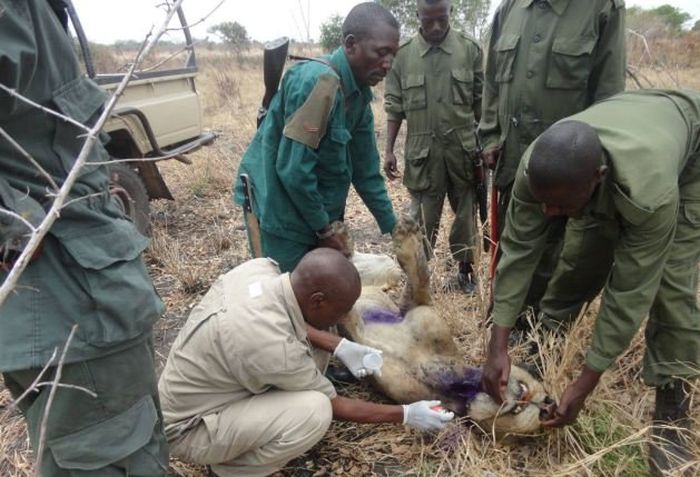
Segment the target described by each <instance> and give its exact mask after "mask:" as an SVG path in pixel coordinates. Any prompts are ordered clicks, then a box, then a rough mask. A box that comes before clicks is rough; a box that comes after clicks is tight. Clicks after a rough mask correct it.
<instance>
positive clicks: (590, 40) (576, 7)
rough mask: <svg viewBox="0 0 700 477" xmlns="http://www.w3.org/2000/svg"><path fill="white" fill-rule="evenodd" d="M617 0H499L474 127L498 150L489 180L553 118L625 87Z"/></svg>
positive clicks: (504, 173) (502, 173) (503, 178)
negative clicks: (478, 117) (479, 114)
mask: <svg viewBox="0 0 700 477" xmlns="http://www.w3.org/2000/svg"><path fill="white" fill-rule="evenodd" d="M624 11H625V9H624V0H585V1H582V0H504V1H503V2H502V3H501V5H500V6H499V7H498V9H497V10H496V13H495V15H494V18H493V23H492V26H491V35H490V38H489V43H488V50H487V54H486V68H485V78H484V79H485V83H484V103H483V113H482V117H481V123H480V124H479V130H480V133H481V135H482V142H483V145H484V148H486V149H489V148H493V147H497V146H502V147H503V152H502V156H501V159H500V161H499V164H498V167H497V169H496V184H497V185H498V186H499V187H501V188H503V187H507V186H508V185H509V184H511V183H512V182H513V178H514V173H515V170H516V169H517V167H518V163H519V161H520V157H521V156H522V153H523V152H524V151H525V148H527V146H529V145H530V143H531V142H532V141H533V140H534V139H535V138H536V137H537V136H539V135H540V134H541V133H542V132H544V130H545V129H547V128H548V127H549V126H551V125H552V124H553V123H554V122H556V121H558V120H560V119H562V118H565V117H567V116H570V115H572V114H575V113H577V112H579V111H583V110H584V109H586V108H587V107H588V106H590V105H591V104H593V103H594V102H596V101H599V100H601V99H603V98H607V97H609V96H612V95H613V94H617V93H619V92H621V91H623V90H624V88H625V21H624Z"/></svg>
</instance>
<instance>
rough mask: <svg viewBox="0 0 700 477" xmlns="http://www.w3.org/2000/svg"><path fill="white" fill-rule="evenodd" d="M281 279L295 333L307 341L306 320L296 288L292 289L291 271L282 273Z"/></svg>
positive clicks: (302, 340)
mask: <svg viewBox="0 0 700 477" xmlns="http://www.w3.org/2000/svg"><path fill="white" fill-rule="evenodd" d="M279 280H280V283H281V285H282V296H283V298H284V304H285V307H286V308H287V314H288V315H289V321H291V322H292V327H293V328H294V334H295V335H296V337H297V339H298V340H299V341H301V342H306V321H305V320H304V315H303V314H302V313H301V308H299V302H297V297H296V296H295V295H294V290H293V289H292V281H291V279H290V278H289V273H283V274H282V275H280V276H279Z"/></svg>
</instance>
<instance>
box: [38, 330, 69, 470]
mask: <svg viewBox="0 0 700 477" xmlns="http://www.w3.org/2000/svg"><path fill="white" fill-rule="evenodd" d="M77 329H78V325H73V328H71V330H70V334H69V335H68V339H67V340H66V344H65V346H63V352H62V353H61V359H59V360H58V366H56V371H55V373H54V378H53V381H52V383H51V391H49V397H48V398H47V400H46V406H45V407H44V410H43V414H42V415H41V425H40V426H39V443H38V444H37V448H36V470H37V473H38V474H39V475H41V461H42V457H43V455H44V447H46V429H47V427H48V424H49V413H50V412H51V405H52V404H53V400H54V398H55V397H56V391H57V390H58V387H59V386H58V384H59V382H60V381H61V374H62V373H63V365H64V364H65V362H66V355H67V354H68V348H69V347H70V342H71V341H73V335H75V330H77Z"/></svg>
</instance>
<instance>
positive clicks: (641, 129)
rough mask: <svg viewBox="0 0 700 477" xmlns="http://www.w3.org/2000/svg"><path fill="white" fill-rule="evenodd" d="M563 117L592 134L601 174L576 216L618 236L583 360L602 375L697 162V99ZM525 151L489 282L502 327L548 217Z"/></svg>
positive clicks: (637, 318) (655, 100)
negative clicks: (603, 168) (686, 175)
mask: <svg viewBox="0 0 700 477" xmlns="http://www.w3.org/2000/svg"><path fill="white" fill-rule="evenodd" d="M567 119H572V120H578V121H583V122H586V123H588V124H590V125H591V126H592V127H593V128H594V129H595V130H596V132H597V133H598V135H599V137H600V140H601V142H602V144H603V148H604V150H605V152H606V154H605V156H606V161H607V165H608V167H609V169H610V170H609V171H608V174H607V176H606V177H607V179H606V180H605V181H604V182H603V183H601V184H600V185H599V186H598V188H597V190H596V192H594V195H593V197H592V199H591V201H590V202H589V204H588V205H587V207H586V209H585V211H584V214H585V215H586V216H589V217H592V218H593V219H594V220H596V221H598V222H599V223H601V224H602V225H603V226H604V227H611V226H612V227H615V228H616V230H615V231H616V235H617V237H618V240H617V242H616V245H615V251H614V266H613V270H612V272H611V274H610V276H609V277H608V280H607V283H606V285H605V288H604V291H603V297H602V301H601V304H600V311H599V315H598V319H597V321H596V325H595V329H594V335H593V342H592V344H591V349H590V351H589V352H588V355H587V358H586V362H587V365H588V366H589V367H590V368H592V369H594V370H598V371H603V370H605V369H607V368H608V367H609V366H610V365H611V364H612V363H613V362H614V361H615V359H616V358H617V357H618V356H619V355H620V354H621V353H622V352H623V351H624V350H626V349H627V347H628V345H629V343H630V340H631V339H632V337H633V336H634V334H635V333H636V331H637V330H638V328H639V326H640V325H641V322H642V320H643V319H644V317H645V316H646V314H647V313H648V311H649V309H650V308H651V305H652V301H653V300H654V297H655V296H656V292H657V290H658V288H659V282H660V280H661V275H662V273H663V271H664V267H665V266H666V258H667V256H668V252H669V250H670V248H671V245H672V243H673V238H674V233H675V229H676V222H677V220H678V209H679V199H680V198H679V180H680V179H681V178H682V174H683V170H684V168H685V167H686V165H691V166H692V165H693V162H694V161H696V160H698V159H700V157H699V156H700V94H698V93H696V92H692V93H691V92H688V93H687V94H685V93H680V92H672V91H656V90H647V91H636V92H628V93H623V94H620V95H616V96H614V97H612V98H610V99H607V100H605V101H602V102H600V103H599V104H596V105H595V106H592V107H591V108H589V109H587V110H586V111H584V112H581V113H579V114H576V115H574V116H571V117H569V118H567ZM531 151H532V146H530V148H529V149H528V150H527V151H526V152H525V155H524V156H523V160H522V162H521V164H520V167H519V169H518V171H517V175H516V179H515V184H514V186H513V198H512V199H511V202H510V206H509V208H508V214H507V222H506V228H505V230H504V232H503V237H502V239H501V247H502V250H503V255H502V257H501V260H500V262H499V265H498V269H497V270H496V277H495V283H494V297H495V304H494V309H493V316H494V322H495V323H497V324H499V325H501V326H506V327H510V326H513V324H514V323H515V319H516V317H517V315H518V313H519V312H520V310H521V307H522V304H523V302H524V299H525V295H526V292H527V289H528V285H529V283H530V277H531V276H532V273H533V272H534V270H535V267H536V265H537V263H538V261H539V258H540V256H541V254H542V251H543V250H544V249H545V243H546V237H547V225H548V219H547V217H546V216H545V215H544V213H543V211H542V207H541V204H540V203H537V202H535V200H534V199H533V197H532V194H531V193H530V189H529V185H528V180H527V177H526V175H525V173H526V170H527V164H528V161H529V157H530V153H531ZM693 156H694V157H693ZM688 207H692V208H688V210H684V211H683V213H686V214H687V213H690V214H696V215H695V218H694V220H697V213H698V212H699V210H698V204H689V205H688Z"/></svg>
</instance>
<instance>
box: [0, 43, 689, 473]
mask: <svg viewBox="0 0 700 477" xmlns="http://www.w3.org/2000/svg"><path fill="white" fill-rule="evenodd" d="M258 55H259V54H258ZM200 62H201V66H202V74H201V77H200V80H199V84H198V87H199V90H200V91H201V93H202V103H203V107H204V114H203V117H204V120H205V123H206V126H207V127H208V128H211V129H213V130H216V131H217V132H219V133H220V137H219V139H218V140H217V141H216V143H215V144H214V145H213V146H211V147H209V148H206V149H205V150H202V151H199V152H197V153H195V154H194V155H193V159H194V164H193V165H191V166H187V165H183V164H181V163H178V162H176V161H170V162H168V163H161V164H162V165H161V166H160V167H161V171H162V172H163V175H164V177H165V181H166V183H167V184H168V185H169V186H170V188H171V190H172V192H173V195H174V197H175V200H174V201H171V202H167V201H158V202H155V203H152V214H151V218H152V222H153V242H152V244H151V247H150V248H149V250H148V252H147V254H146V260H147V263H148V266H149V269H150V271H151V273H152V277H153V280H154V282H155V285H156V288H157V289H158V291H159V293H160V294H161V296H162V298H163V300H164V301H165V303H166V306H167V308H166V312H165V314H164V316H163V317H162V319H161V320H160V321H159V322H158V323H157V325H156V329H155V338H156V345H157V356H158V363H159V371H160V369H162V366H163V364H164V362H165V359H166V358H167V354H168V350H169V347H170V344H171V343H172V341H173V340H174V338H175V336H176V335H177V332H178V330H179V329H180V327H181V326H182V324H183V323H184V321H185V320H186V318H187V315H188V313H189V311H190V310H191V309H192V307H193V306H194V305H195V304H196V303H197V302H198V300H199V299H200V298H201V297H202V296H203V294H204V293H205V292H206V291H207V289H208V287H209V286H210V284H211V283H212V282H213V280H214V279H215V278H216V277H217V276H218V275H220V274H222V273H224V272H226V271H228V270H230V269H231V268H232V267H235V266H236V265H237V264H239V263H241V262H242V261H244V260H246V259H247V258H248V257H249V255H248V251H247V248H246V238H245V231H244V225H243V221H242V214H241V211H240V210H239V209H238V208H237V207H234V205H233V203H232V200H231V194H230V190H231V183H232V181H233V177H234V174H235V171H236V169H237V166H238V163H239V161H240V158H241V155H242V154H243V152H244V150H245V147H246V146H247V144H248V142H249V141H250V138H251V137H252V136H253V133H254V129H255V112H256V109H257V106H258V101H259V98H260V97H261V95H262V80H261V78H262V74H261V71H260V67H259V65H260V64H261V62H260V61H259V56H255V55H250V56H239V57H235V56H222V55H218V56H217V55H211V56H208V55H200ZM650 75H651V74H650ZM688 77H689V78H692V80H691V81H692V82H693V83H694V82H695V81H696V78H697V75H696V74H695V73H693V74H692V75H689V76H688ZM688 86H695V87H698V86H700V85H698V84H697V83H695V84H689V85H688ZM375 94H376V96H377V98H378V99H376V100H375V102H374V104H373V106H374V109H375V111H376V129H377V137H378V143H379V145H380V150H383V128H384V114H383V112H382V111H381V99H380V98H381V96H382V89H381V86H380V87H379V88H377V89H376V91H375ZM398 152H399V153H400V152H401V144H400V145H399V151H398ZM397 155H398V154H397ZM388 188H389V192H390V195H391V199H392V201H393V203H394V206H395V208H396V209H397V210H402V209H403V208H405V206H406V204H407V200H408V199H407V194H406V192H405V190H404V189H403V187H402V186H401V184H400V183H398V182H397V183H391V184H388ZM346 218H347V222H348V223H349V225H350V227H351V229H352V231H353V235H354V238H355V243H356V249H357V250H359V251H363V252H368V251H371V252H383V253H386V252H389V251H390V249H389V239H388V237H382V236H380V234H379V231H378V229H377V226H376V224H375V223H374V222H373V219H372V218H371V216H370V215H369V213H368V212H367V210H366V208H365V207H364V206H363V205H362V204H361V201H360V200H359V198H358V197H357V196H356V195H355V194H354V193H353V194H352V195H351V199H350V201H349V203H348V209H347V214H346ZM450 221H451V214H450V212H449V211H448V210H446V211H445V214H444V220H443V224H444V225H448V224H449V223H450ZM436 250H437V252H436V258H435V260H434V261H433V271H432V277H433V284H434V290H435V294H436V295H437V300H436V306H437V309H438V311H439V313H440V315H441V316H442V317H443V318H444V319H445V320H447V322H448V323H449V325H450V327H451V328H452V330H453V332H454V337H455V340H456V342H457V344H458V346H459V348H460V350H461V351H462V352H463V354H464V355H465V357H466V358H467V360H469V361H470V362H471V363H474V365H478V364H480V363H481V362H482V357H483V352H484V344H485V343H486V339H487V333H488V331H487V329H486V328H485V326H484V308H485V307H484V302H485V300H486V296H487V293H486V284H487V277H486V274H487V271H486V270H487V259H486V256H485V255H482V256H481V257H482V259H481V261H480V263H481V267H480V270H479V275H480V290H479V294H478V295H477V296H476V297H475V298H473V299H467V298H466V297H465V296H463V295H460V294H458V293H454V292H449V291H445V285H446V284H447V283H448V282H449V280H450V279H451V278H452V276H453V275H454V273H455V269H454V264H452V263H451V259H450V258H449V257H448V253H447V244H446V227H445V226H443V227H442V230H441V233H440V236H439V238H438V244H437V249H436ZM596 308H597V306H596V304H595V303H594V304H593V306H592V307H591V309H590V311H589V312H588V313H586V314H585V315H584V316H583V317H582V318H581V319H580V320H579V321H578V322H577V325H576V326H575V327H574V329H573V330H572V331H571V332H570V333H569V335H568V336H567V338H566V339H564V340H560V341H553V340H552V341H548V342H545V343H542V349H543V356H542V361H543V364H544V367H545V369H544V376H543V379H544V382H545V385H546V387H547V389H548V390H549V391H550V393H551V394H552V395H554V396H561V393H562V391H563V390H564V388H565V387H566V385H567V384H568V383H570V382H571V380H572V379H574V378H575V377H576V376H577V373H578V370H579V369H580V366H581V364H582V362H583V356H584V353H585V350H586V346H587V343H588V342H589V339H590V332H591V327H592V322H593V318H594V312H595V310H596ZM525 348H526V345H523V346H520V347H518V348H516V349H514V350H513V357H514V360H516V361H517V360H518V359H520V358H522V356H523V355H524V351H525ZM643 349H644V345H643V339H642V337H641V335H638V336H637V337H636V338H635V340H634V341H633V344H632V346H631V347H630V350H629V351H628V352H627V353H626V354H625V355H624V356H623V357H622V358H621V359H620V360H619V362H618V364H617V365H616V366H615V367H614V368H613V369H611V370H610V371H608V372H607V373H606V374H605V375H604V377H603V379H602V381H601V383H600V385H599V386H598V389H597V390H596V391H595V392H594V393H593V394H592V395H591V397H590V398H589V400H588V404H587V407H586V409H585V410H584V411H583V412H582V414H581V416H580V418H579V420H578V422H577V423H576V424H575V425H573V426H570V427H568V428H566V429H562V430H555V431H546V432H542V433H541V434H539V435H536V436H529V437H520V438H511V439H509V440H507V441H496V440H494V439H493V437H492V436H491V435H490V434H489V432H488V430H480V429H473V428H470V427H469V426H468V425H467V424H466V423H465V422H461V421H457V422H455V423H454V424H452V425H450V426H449V427H448V428H447V429H446V430H445V431H443V432H441V433H440V434H437V435H430V434H422V433H419V432H416V431H413V430H409V429H406V428H404V427H403V426H399V425H357V424H352V423H334V424H333V425H332V426H331V429H330V431H329V432H328V434H327V436H326V437H325V438H324V439H323V440H322V441H321V443H319V444H318V445H317V446H316V447H314V448H313V449H312V450H311V451H310V452H308V453H307V454H305V455H304V456H302V457H300V458H298V459H296V460H294V461H292V462H290V463H289V464H288V465H287V467H286V468H285V469H284V470H283V471H282V472H281V473H279V476H282V475H284V476H294V477H297V476H299V477H300V476H313V477H320V476H346V475H349V476H399V475H400V476H404V475H407V476H433V475H441V476H450V475H474V476H484V477H492V476H493V477H495V476H565V475H577V476H579V475H580V476H618V475H619V476H642V475H647V473H648V468H647V467H646V458H645V452H646V446H647V431H648V429H647V425H648V423H649V419H650V416H651V412H652V409H653V392H652V390H650V389H649V388H647V387H645V386H644V385H643V384H642V383H641V381H640V377H639V376H640V370H641V360H642V356H643ZM339 392H340V393H341V394H344V395H349V396H354V397H359V398H365V399H371V400H374V401H385V398H383V397H382V396H381V395H379V394H378V393H377V392H375V391H374V390H373V389H372V387H371V385H370V384H368V383H362V384H353V385H348V386H345V387H341V388H339ZM9 403H10V398H9V395H8V393H7V391H6V390H4V388H2V385H1V384H0V432H1V435H0V475H2V476H5V475H7V476H18V477H19V476H28V475H32V469H31V459H32V457H31V453H30V450H29V446H28V443H27V440H26V434H25V430H24V424H23V422H22V420H21V417H20V416H19V414H18V413H17V411H10V410H8V405H9ZM692 415H693V419H694V420H695V421H696V422H695V429H700V426H698V422H697V421H698V419H699V418H700V411H699V410H698V406H697V405H695V403H694V406H693V413H692ZM693 442H694V444H693V445H694V446H695V447H694V449H695V451H696V452H695V455H700V452H698V449H700V447H698V445H699V444H700V435H698V434H697V433H696V434H695V435H694V436H693ZM694 465H695V467H694V468H695V469H696V473H700V470H698V469H700V462H697V461H696V462H695V463H694ZM171 470H172V475H177V476H193V477H197V476H201V475H204V474H203V469H202V468H200V467H196V466H191V465H188V464H186V463H182V462H178V461H175V460H173V461H172V462H171ZM279 476H278V477H279Z"/></svg>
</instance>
